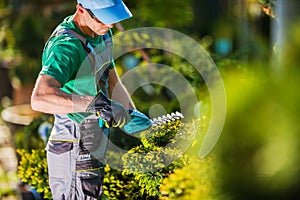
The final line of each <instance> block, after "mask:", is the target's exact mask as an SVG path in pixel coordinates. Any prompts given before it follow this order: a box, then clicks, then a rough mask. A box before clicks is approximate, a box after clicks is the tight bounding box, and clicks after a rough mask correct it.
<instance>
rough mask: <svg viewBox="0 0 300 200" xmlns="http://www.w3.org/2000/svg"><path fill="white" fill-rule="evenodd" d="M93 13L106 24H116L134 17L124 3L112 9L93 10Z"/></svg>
mask: <svg viewBox="0 0 300 200" xmlns="http://www.w3.org/2000/svg"><path fill="white" fill-rule="evenodd" d="M91 11H92V12H93V14H94V15H95V16H96V17H97V19H98V20H100V21H101V22H102V23H104V24H114V23H117V22H119V21H122V20H124V19H128V18H130V17H132V14H131V12H130V11H129V9H128V8H127V7H126V5H125V4H124V3H123V2H122V1H120V3H118V4H115V5H114V6H112V7H108V8H102V9H98V10H93V9H91Z"/></svg>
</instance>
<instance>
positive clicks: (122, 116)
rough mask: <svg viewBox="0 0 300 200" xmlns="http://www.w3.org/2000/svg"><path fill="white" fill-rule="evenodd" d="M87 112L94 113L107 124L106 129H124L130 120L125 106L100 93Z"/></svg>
mask: <svg viewBox="0 0 300 200" xmlns="http://www.w3.org/2000/svg"><path fill="white" fill-rule="evenodd" d="M86 111H87V112H94V113H96V114H97V115H98V116H99V117H101V118H102V119H103V120H104V121H105V122H106V123H105V126H106V127H108V128H109V127H123V126H124V124H125V123H126V122H127V121H128V120H129V118H130V117H129V113H128V111H127V110H126V109H125V108H124V106H123V105H122V104H120V103H118V102H115V101H112V100H110V99H108V98H107V96H106V95H105V94H104V93H103V92H102V91H100V92H99V93H98V94H97V95H96V97H95V98H94V100H93V101H92V102H91V103H90V104H89V106H88V107H87V109H86Z"/></svg>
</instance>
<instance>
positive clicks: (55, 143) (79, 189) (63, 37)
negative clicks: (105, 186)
mask: <svg viewBox="0 0 300 200" xmlns="http://www.w3.org/2000/svg"><path fill="white" fill-rule="evenodd" d="M77 3H78V4H77V6H76V12H75V14H74V15H72V16H69V17H67V18H65V19H64V21H63V22H62V23H61V24H60V25H59V26H58V27H57V28H56V29H55V30H54V32H53V34H52V36H51V37H50V38H49V40H48V42H47V43H46V45H45V47H44V51H43V55H42V70H41V72H40V74H39V76H38V78H37V80H36V85H35V88H34V90H33V93H32V97H31V106H32V109H33V110H36V111H40V112H45V113H51V114H54V116H55V122H54V127H53V130H52V132H51V136H50V138H49V142H48V145H47V147H46V149H47V162H48V171H49V182H50V188H51V192H52V195H53V199H54V200H62V199H70V200H74V199H78V200H81V199H86V200H89V199H101V194H102V183H103V176H104V169H103V166H104V164H103V163H104V155H105V151H106V147H107V144H108V137H109V128H110V127H112V126H116V127H117V126H119V127H121V126H122V125H124V123H125V122H127V121H128V114H127V110H128V109H134V108H135V106H134V104H133V102H132V101H131V99H130V96H129V94H128V93H127V91H126V89H125V87H124V86H123V85H122V84H121V82H120V79H119V77H118V75H117V73H116V70H115V68H114V62H113V59H112V56H111V47H112V40H111V37H112V33H111V30H110V29H111V28H113V25H114V23H116V22H119V21H121V20H124V19H127V18H130V17H131V16H132V15H131V13H130V11H129V10H128V8H127V7H126V6H125V4H124V3H123V2H122V1H121V0H77ZM117 85H118V89H117V92H116V91H115V90H116V89H115V87H116V86H117ZM113 93H117V94H116V95H115V94H114V95H112V94H113ZM112 97H113V98H114V99H113V100H112V99H110V98H112Z"/></svg>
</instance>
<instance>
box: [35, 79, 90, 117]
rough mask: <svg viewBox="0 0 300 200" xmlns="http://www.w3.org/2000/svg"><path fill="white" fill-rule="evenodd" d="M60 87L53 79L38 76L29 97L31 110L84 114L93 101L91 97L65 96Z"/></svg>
mask: <svg viewBox="0 0 300 200" xmlns="http://www.w3.org/2000/svg"><path fill="white" fill-rule="evenodd" d="M60 87H61V84H60V83H59V82H58V81H57V80H56V79H54V78H53V77H51V76H47V75H43V74H41V75H39V77H38V78H37V81H36V84H35V87H34V89H33V92H32V96H31V107H32V109H33V110H35V111H39V112H44V113H50V114H67V113H74V112H84V111H85V110H86V108H87V106H88V105H89V103H90V102H91V101H92V100H93V97H92V96H81V95H74V94H67V93H65V92H63V91H61V90H60V89H59V88H60Z"/></svg>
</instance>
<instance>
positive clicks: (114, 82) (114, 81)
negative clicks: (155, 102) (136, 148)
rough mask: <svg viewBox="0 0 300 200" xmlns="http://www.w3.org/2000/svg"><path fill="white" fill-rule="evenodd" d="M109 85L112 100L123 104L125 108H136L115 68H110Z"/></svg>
mask: <svg viewBox="0 0 300 200" xmlns="http://www.w3.org/2000/svg"><path fill="white" fill-rule="evenodd" d="M108 85H109V88H108V92H109V96H110V98H112V100H114V101H117V102H119V103H121V104H123V105H124V107H125V108H129V109H135V106H134V103H133V101H132V100H131V98H130V96H129V94H128V92H127V90H126V88H125V86H124V85H123V84H122V82H121V80H120V78H119V76H118V74H117V72H116V69H115V68H113V69H111V70H110V73H109V79H108Z"/></svg>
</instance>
